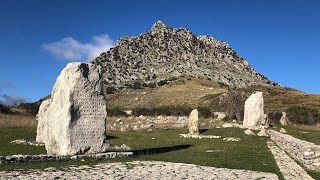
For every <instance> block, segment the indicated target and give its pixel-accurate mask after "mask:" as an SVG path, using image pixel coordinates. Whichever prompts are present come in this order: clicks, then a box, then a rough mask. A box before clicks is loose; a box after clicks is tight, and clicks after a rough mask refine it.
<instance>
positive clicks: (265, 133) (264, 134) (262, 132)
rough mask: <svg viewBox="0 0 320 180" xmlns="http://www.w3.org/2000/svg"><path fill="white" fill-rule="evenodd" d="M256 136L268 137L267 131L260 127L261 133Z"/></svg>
mask: <svg viewBox="0 0 320 180" xmlns="http://www.w3.org/2000/svg"><path fill="white" fill-rule="evenodd" d="M257 135H258V136H260V137H268V134H267V131H266V129H265V128H264V127H262V129H261V131H260V132H259V133H258V134H257Z"/></svg>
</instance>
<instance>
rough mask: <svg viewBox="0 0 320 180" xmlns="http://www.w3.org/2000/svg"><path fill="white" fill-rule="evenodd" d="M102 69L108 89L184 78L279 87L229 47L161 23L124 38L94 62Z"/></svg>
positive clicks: (214, 40)
mask: <svg viewBox="0 0 320 180" xmlns="http://www.w3.org/2000/svg"><path fill="white" fill-rule="evenodd" d="M92 63H94V64H99V65H101V66H102V67H103V71H104V77H105V83H106V84H107V86H108V87H110V86H112V87H122V86H124V85H128V84H130V83H133V82H140V83H143V84H145V85H149V84H157V83H159V82H161V81H164V80H170V79H172V78H179V77H183V76H187V77H196V78H203V79H207V80H212V81H216V82H221V83H224V84H226V85H228V86H231V87H245V86H248V85H263V86H276V85H277V84H276V83H274V82H272V81H270V80H268V79H267V78H266V77H264V76H263V75H261V74H259V73H258V72H256V71H255V70H254V69H253V68H251V67H250V65H249V63H248V61H246V60H245V59H243V58H242V57H240V56H239V55H238V54H237V53H236V52H235V51H234V50H233V49H232V48H231V47H230V46H229V45H228V44H226V43H225V42H222V41H219V40H217V39H215V38H213V37H209V36H198V37H196V36H195V35H193V34H192V32H191V31H189V30H187V29H182V28H178V29H173V28H171V27H168V26H166V25H165V24H163V23H162V22H161V21H158V22H156V23H155V24H154V25H153V26H152V28H151V31H149V32H146V33H143V34H140V35H139V36H134V37H124V38H121V39H119V40H118V41H117V42H116V45H115V46H114V47H113V48H111V49H110V50H109V51H107V52H104V53H102V54H101V55H100V56H99V57H97V58H96V59H94V60H92Z"/></svg>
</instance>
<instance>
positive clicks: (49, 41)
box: [0, 0, 320, 104]
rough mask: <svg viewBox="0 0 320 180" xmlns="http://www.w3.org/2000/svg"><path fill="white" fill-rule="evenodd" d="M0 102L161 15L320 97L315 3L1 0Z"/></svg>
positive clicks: (39, 89)
mask: <svg viewBox="0 0 320 180" xmlns="http://www.w3.org/2000/svg"><path fill="white" fill-rule="evenodd" d="M0 2H1V6H0V61H1V64H0V102H2V103H7V104H12V103H15V102H23V101H31V102H32V101H36V100H38V99H39V98H42V97H44V96H46V95H48V94H49V93H50V92H51V88H52V86H53V84H54V82H55V80H56V78H57V76H58V75H59V73H60V71H61V70H62V69H63V68H64V67H65V65H66V64H67V63H68V62H71V61H87V60H88V59H90V58H92V57H94V56H95V54H97V51H104V49H105V50H107V49H108V48H109V47H111V46H112V45H113V44H114V42H115V41H116V40H117V39H119V38H120V37H123V36H135V35H138V34H140V33H143V32H146V31H149V30H150V28H151V26H152V25H153V24H154V23H155V22H156V21H157V20H162V21H163V22H164V23H165V24H167V25H168V26H171V27H185V28H187V29H189V30H191V31H192V32H193V33H194V34H195V35H196V36H198V35H209V36H213V37H215V38H218V39H220V40H222V41H226V42H227V43H228V44H229V45H230V46H231V47H232V48H233V49H235V50H236V51H237V52H238V54H240V55H241V56H242V57H243V58H245V59H247V60H248V61H249V63H250V64H251V66H252V67H253V68H254V69H256V70H257V71H258V72H260V73H262V74H263V75H265V76H267V77H268V78H269V79H271V80H273V81H276V82H278V83H280V84H281V85H283V86H288V87H293V88H296V89H299V90H302V91H305V92H309V93H317V94H320V78H319V77H320V71H319V67H320V59H319V55H318V53H319V52H320V43H319V42H320V1H318V0H281V1H280V0H241V1H240V0H225V1H222V0H219V1H218V0H211V1H209V0H208V1H205V0H203V1H202V0H195V1H191V0H184V1H183V0H180V1H178V0H177V1H174V0H164V1H142V0H136V1H131V0H127V1H123V0H117V1H106V0H103V1H94V0H90V1H89V0H87V1H81V0H77V1H75V0H25V1H22V0H0Z"/></svg>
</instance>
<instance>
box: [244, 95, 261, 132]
mask: <svg viewBox="0 0 320 180" xmlns="http://www.w3.org/2000/svg"><path fill="white" fill-rule="evenodd" d="M263 108H264V103H263V96H262V92H256V93H254V94H252V95H251V96H250V97H249V98H248V99H247V100H246V102H245V106H244V119H243V125H244V126H245V127H256V126H260V125H261V123H262V122H263V121H264V110H263Z"/></svg>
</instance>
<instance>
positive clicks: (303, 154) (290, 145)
mask: <svg viewBox="0 0 320 180" xmlns="http://www.w3.org/2000/svg"><path fill="white" fill-rule="evenodd" d="M268 134H269V135H270V137H271V140H272V141H273V142H275V143H276V144H277V145H278V146H279V147H280V148H282V149H284V150H285V151H286V152H287V153H289V155H290V156H291V157H293V158H294V159H295V160H297V161H299V162H301V164H303V165H304V166H305V167H306V168H308V169H310V170H313V171H320V163H319V162H320V156H319V155H320V146H319V145H315V144H314V143H311V142H308V141H304V140H301V139H298V138H295V137H293V136H290V135H288V134H283V133H280V132H277V131H274V130H271V129H269V130H268Z"/></svg>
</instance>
